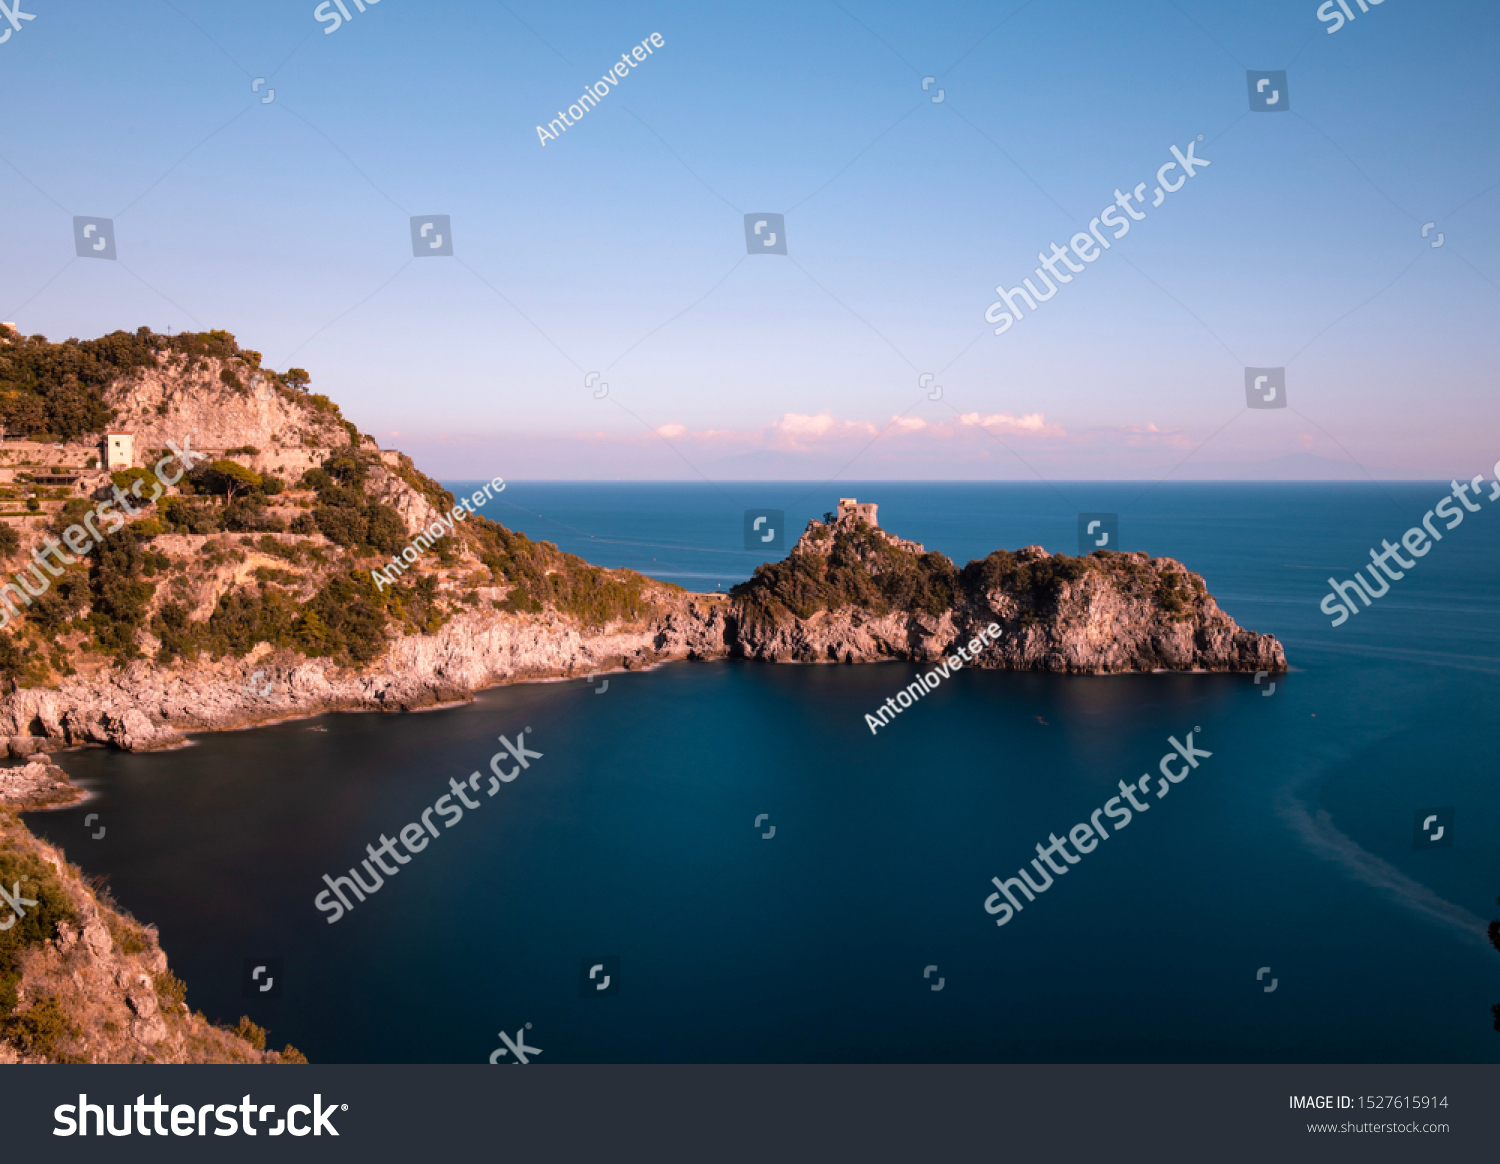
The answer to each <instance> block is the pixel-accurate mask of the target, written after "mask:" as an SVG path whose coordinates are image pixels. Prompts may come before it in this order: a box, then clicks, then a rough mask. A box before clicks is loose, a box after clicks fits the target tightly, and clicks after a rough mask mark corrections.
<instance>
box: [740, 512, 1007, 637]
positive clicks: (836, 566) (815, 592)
mask: <svg viewBox="0 0 1500 1164" xmlns="http://www.w3.org/2000/svg"><path fill="white" fill-rule="evenodd" d="M814 536H815V538H816V536H817V535H816V531H815V534H814ZM817 540H825V539H823V538H818V539H817ZM991 557H992V558H993V557H994V555H991ZM974 564H975V563H971V564H970V565H971V566H972V565H974ZM962 581H963V578H962V576H961V575H960V573H959V571H958V569H957V567H955V566H954V565H953V563H952V562H950V561H949V560H948V559H947V558H946V557H944V556H943V555H942V554H936V553H930V554H922V555H920V556H918V555H916V554H913V553H911V552H909V551H907V550H903V549H900V548H899V547H896V546H893V545H891V543H890V542H888V541H886V539H885V538H883V537H881V536H880V534H878V533H876V532H875V531H873V530H871V529H869V527H867V526H860V527H858V528H856V529H853V530H840V531H839V532H838V533H837V534H836V535H834V542H833V548H832V550H831V552H830V553H829V555H828V556H827V557H826V558H825V557H824V556H823V555H822V554H793V555H791V556H790V557H788V558H786V559H784V560H782V561H780V562H770V563H766V564H764V565H761V566H758V567H757V568H756V570H755V574H754V576H753V577H752V578H751V579H750V580H749V581H748V582H742V583H740V584H739V585H738V586H736V587H734V588H733V589H732V590H730V594H731V595H732V596H734V597H736V598H740V599H742V604H741V608H742V610H743V612H744V614H745V616H746V617H747V618H749V619H751V620H752V621H757V620H761V619H771V620H774V621H781V620H782V619H784V618H785V616H786V614H787V613H790V614H793V615H795V616H796V617H798V618H810V617H811V616H812V615H814V614H816V613H817V612H818V611H820V610H832V609H835V608H837V607H840V606H857V607H859V608H860V609H861V610H866V611H868V612H869V613H871V614H873V615H877V616H879V615H883V614H888V613H890V612H891V611H892V610H908V611H914V612H916V611H920V612H922V613H925V614H931V615H933V616H937V615H940V614H941V613H942V612H943V611H945V610H948V609H949V608H951V607H952V606H953V605H954V604H955V603H956V602H957V601H958V599H959V597H960V594H961V583H962Z"/></svg>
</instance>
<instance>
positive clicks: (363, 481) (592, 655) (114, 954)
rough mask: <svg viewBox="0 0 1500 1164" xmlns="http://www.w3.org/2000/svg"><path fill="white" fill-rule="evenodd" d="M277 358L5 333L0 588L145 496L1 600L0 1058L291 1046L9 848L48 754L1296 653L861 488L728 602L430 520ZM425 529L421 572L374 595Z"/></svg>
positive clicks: (82, 886)
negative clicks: (877, 518) (848, 682)
mask: <svg viewBox="0 0 1500 1164" xmlns="http://www.w3.org/2000/svg"><path fill="white" fill-rule="evenodd" d="M294 373H297V370H292V371H289V372H288V373H286V374H285V375H278V374H276V373H274V372H271V371H269V370H266V369H263V368H262V367H261V365H260V357H259V355H258V354H257V353H255V352H251V351H245V350H242V349H240V348H239V347H238V345H237V344H236V343H235V341H234V337H233V336H230V335H228V334H227V333H224V332H211V333H207V334H204V335H193V334H185V335H179V336H172V337H167V336H159V335H154V334H152V333H151V332H149V331H148V330H147V329H144V328H143V329H141V330H140V331H138V332H136V333H133V334H128V333H124V332H118V333H115V334H114V335H111V336H107V337H104V339H102V340H97V341H88V342H86V343H83V344H79V343H78V342H77V341H69V342H68V343H67V344H47V343H46V341H45V340H42V339H41V338H40V337H32V338H30V339H25V338H22V337H20V336H18V335H16V334H14V333H13V332H10V331H9V330H8V329H6V328H4V327H0V412H3V414H4V419H5V421H6V423H7V424H8V425H12V426H14V425H16V424H17V423H18V422H19V421H24V422H25V426H24V427H22V431H27V429H28V428H30V427H38V426H45V425H51V426H53V427H54V428H56V429H57V431H58V432H59V433H60V434H61V436H62V438H63V443H61V444H58V443H55V442H53V441H51V440H50V439H49V440H46V441H43V440H41V439H40V438H38V440H36V441H32V442H23V443H22V444H20V445H14V446H9V445H8V446H7V448H8V453H9V455H8V459H5V462H6V465H8V466H9V467H5V465H0V478H3V483H0V490H3V491H4V494H5V495H6V496H15V493H16V489H15V488H14V487H21V488H24V489H25V490H28V491H29V492H30V494H31V498H30V502H35V504H34V505H31V504H30V502H29V503H28V504H29V507H30V508H32V509H33V510H34V511H35V516H22V517H20V518H19V519H18V520H15V519H14V516H13V517H12V518H11V519H7V522H8V523H9V524H7V526H6V528H5V529H4V531H3V533H4V534H5V536H4V537H0V566H3V567H4V572H5V574H7V575H10V574H14V573H17V572H19V571H22V570H30V569H31V568H32V564H33V563H41V562H42V558H41V556H40V555H41V554H42V553H43V552H44V550H43V547H46V546H48V545H49V542H50V544H51V546H52V547H54V549H53V550H49V551H45V552H55V546H56V539H57V538H59V537H62V536H63V535H64V533H65V531H66V529H67V528H69V527H70V526H76V525H77V523H78V522H79V521H80V520H81V519H82V516H83V514H84V513H85V512H87V511H90V510H92V509H94V508H95V507H96V506H97V505H98V504H99V503H100V502H101V501H103V500H104V499H105V498H106V497H107V496H110V495H111V490H113V494H112V495H113V496H114V497H116V498H118V497H120V496H121V490H131V489H132V486H133V485H134V487H135V491H134V492H133V493H127V494H125V496H134V497H135V498H136V499H137V503H138V504H139V511H138V512H132V514H131V516H132V517H134V518H136V519H137V520H134V521H133V522H131V524H130V525H128V526H127V527H126V528H125V529H123V530H118V531H116V532H111V533H109V534H108V535H107V536H106V537H104V538H103V539H102V540H100V541H99V544H98V545H97V546H90V548H89V549H88V550H86V551H83V552H79V551H78V550H77V549H76V547H74V552H75V553H78V555H79V556H78V559H77V560H76V561H75V560H71V559H69V560H67V561H66V568H65V569H62V570H59V569H56V568H54V567H52V566H50V565H49V566H47V567H46V568H47V571H48V576H46V577H44V575H43V574H42V573H41V567H40V565H38V566H37V568H36V570H35V572H34V573H33V574H32V577H33V578H34V579H35V581H36V582H38V583H40V584H41V585H42V593H41V594H37V592H36V591H35V590H33V589H32V588H31V586H29V585H28V586H27V588H26V589H27V593H28V594H29V595H30V596H31V597H32V598H35V602H34V603H33V602H32V601H31V599H30V598H25V599H23V598H22V597H21V591H20V590H19V589H18V588H16V587H15V586H12V587H11V590H12V591H13V592H14V595H15V597H14V598H13V599H12V601H11V606H12V607H15V604H16V603H17V602H21V601H24V602H25V608H24V609H19V608H16V609H10V610H8V611H7V612H6V614H7V615H9V617H6V618H4V621H3V622H0V628H4V629H0V689H3V691H4V694H3V695H0V752H5V753H8V754H9V755H10V756H12V757H20V758H25V759H27V761H28V762H27V763H26V764H24V765H22V766H18V767H14V768H10V769H6V770H4V771H3V772H0V884H4V885H7V886H9V885H13V884H15V883H16V882H17V881H19V882H20V883H21V884H22V885H23V887H24V894H26V895H29V896H28V900H30V898H32V897H34V898H35V900H36V901H37V902H38V903H40V904H39V905H37V907H36V908H35V909H31V911H30V912H29V913H28V915H27V917H26V918H25V919H21V920H22V923H23V924H20V925H16V926H13V927H10V928H9V929H7V930H5V931H0V1063H3V1062H15V1061H17V1060H20V1061H26V1062H74V1061H77V1062H210V1061H211V1062H299V1061H302V1058H301V1056H300V1055H299V1054H298V1053H297V1052H296V1051H295V1050H294V1049H292V1048H290V1047H288V1048H287V1050H286V1051H283V1052H281V1053H279V1054H278V1053H275V1052H267V1051H265V1050H264V1046H265V1032H264V1031H261V1030H260V1029H259V1028H257V1027H255V1026H254V1024H252V1023H250V1022H249V1021H248V1020H243V1021H242V1022H241V1024H240V1026H239V1027H238V1028H237V1029H236V1030H234V1031H230V1030H227V1029H224V1028H218V1027H214V1026H211V1025H210V1024H209V1023H208V1021H207V1020H206V1019H204V1017H203V1016H202V1015H201V1014H199V1015H192V1014H189V1013H188V1011H187V1008H186V1006H185V1005H184V1004H183V996H184V992H185V987H184V986H183V984H182V983H181V981H180V980H178V979H177V978H176V977H175V976H174V975H172V973H171V972H170V971H169V970H168V968H167V963H166V958H165V955H164V954H163V953H162V951H161V949H160V946H159V945H158V944H157V941H156V935H155V932H154V930H152V929H150V928H149V927H145V926H141V925H140V924H139V923H137V922H135V921H134V920H133V919H131V918H129V917H128V916H127V915H124V914H123V913H121V912H120V911H119V910H118V909H116V908H115V907H114V906H113V905H112V903H110V902H109V901H108V899H107V894H101V893H100V892H98V891H96V889H95V888H93V887H91V886H90V885H88V884H86V883H85V882H84V881H83V879H82V878H81V876H80V874H79V873H78V871H77V870H76V869H75V868H74V867H73V866H70V865H68V864H67V863H66V862H65V861H64V860H63V857H62V854H61V853H60V852H59V851H57V850H56V849H54V848H52V847H51V846H49V845H46V844H44V843H42V842H40V841H38V840H37V839H36V838H34V837H33V836H31V834H30V833H29V832H27V830H26V829H25V827H24V826H23V825H22V824H21V822H20V821H19V819H18V818H17V817H15V816H14V815H13V812H14V811H16V810H20V809H31V808H38V807H43V806H50V805H61V804H67V803H71V802H72V801H74V800H76V799H77V798H78V797H79V796H80V795H81V792H80V791H79V790H78V789H76V788H75V787H73V786H72V785H71V784H69V783H68V781H67V778H66V776H65V775H64V774H63V773H62V772H61V770H60V769H58V768H56V767H55V766H53V765H51V764H49V763H47V762H46V761H45V760H43V759H41V758H40V757H39V756H38V755H37V753H43V752H54V751H58V750H61V749H64V748H71V747H78V746H87V745H104V746H112V747H117V748H121V749H124V750H127V751H144V750H150V749H153V748H164V747H172V746H176V745H178V744H181V743H182V742H183V733H185V732H190V731H205V730H220V729H229V728H239V727H246V726H249V725H252V724H257V723H266V722H271V721H274V720H279V719H287V718H292V717H296V716H309V715H316V714H318V713H320V712H324V711H330V710H341V709H360V710H403V711H404V710H412V709H416V708H421V707H429V706H433V705H435V704H440V703H444V702H450V701H456V700H461V699H466V698H469V697H471V696H472V694H473V693H474V692H475V691H478V690H480V689H481V688H484V687H488V686H493V685H495V684H499V683H507V682H517V681H522V680H534V679H555V678H573V677H576V678H583V677H586V676H588V675H591V674H594V673H597V672H600V671H607V670H613V669H621V668H623V669H635V668H640V667H648V666H653V665H656V664H659V663H664V662H669V661H672V660H683V659H699V660H703V659H715V658H724V657H731V656H738V657H745V658H750V659H759V660H765V661H770V662H840V663H857V662H871V661H876V660H885V659H910V660H923V661H925V660H929V659H935V658H937V657H939V656H941V655H943V654H945V653H946V652H947V651H948V650H949V649H950V647H951V646H952V645H954V644H955V643H959V642H965V641H967V640H968V639H970V638H972V637H973V636H974V634H975V633H976V632H977V631H978V630H979V629H981V628H983V627H985V626H988V625H990V624H991V623H998V624H999V626H1000V628H1001V635H1000V637H999V640H998V641H997V642H996V643H995V645H994V646H992V647H991V648H989V649H988V650H986V651H985V652H984V653H982V654H981V655H980V657H979V658H978V660H977V661H976V662H975V663H974V664H973V665H974V666H980V667H992V668H1009V669H1016V670H1041V671H1057V672H1072V673H1104V672H1112V671H1149V670H1162V669H1165V670H1205V671H1256V670H1266V671H1278V672H1279V671H1282V670H1285V667H1286V661H1285V656H1284V653H1283V651H1282V648H1281V645H1280V643H1278V642H1277V641H1276V640H1275V638H1273V637H1272V636H1271V635H1267V634H1256V633H1253V632H1250V631H1246V630H1242V629H1241V628H1240V627H1238V626H1237V625H1236V624H1235V623H1234V621H1233V619H1231V618H1230V617H1229V616H1228V615H1227V614H1225V613H1224V612H1223V611H1221V610H1220V609H1219V608H1218V605H1217V604H1216V603H1215V602H1214V600H1213V597H1212V596H1211V595H1209V593H1208V590H1207V587H1206V586H1205V584H1204V582H1203V579H1202V578H1200V577H1199V576H1198V575H1196V574H1192V573H1189V572H1188V571H1187V570H1186V569H1185V568H1184V567H1183V566H1182V565H1181V564H1179V563H1177V562H1175V561H1172V560H1171V559H1168V558H1156V559H1148V558H1147V557H1146V556H1145V555H1143V554H1109V553H1103V552H1099V553H1095V554H1092V555H1090V556H1089V557H1087V558H1070V557H1066V556H1053V555H1050V554H1048V553H1047V551H1045V550H1043V549H1042V548H1041V547H1039V546H1030V547H1027V548H1026V549H1023V550H1018V551H1016V552H1014V553H1011V552H1008V551H1004V550H997V551H995V552H994V553H993V554H991V555H990V556H989V557H987V558H985V559H983V560H981V561H976V562H970V563H969V564H968V565H966V566H964V567H963V568H962V569H960V568H958V567H957V566H955V565H954V563H952V562H951V561H949V560H948V559H947V558H946V557H944V556H943V555H941V554H935V553H929V552H927V551H926V550H925V549H924V548H923V547H922V546H921V545H920V544H918V543H916V542H908V541H903V540H902V539H900V538H897V537H895V536H893V535H890V534H887V533H884V532H882V531H880V530H878V529H876V528H875V527H874V526H873V525H872V524H871V523H869V522H867V521H866V520H865V518H866V517H873V516H874V510H873V508H872V507H861V506H858V505H856V504H854V503H852V502H851V503H849V504H848V505H847V506H845V505H841V506H840V510H841V516H840V517H839V518H838V519H836V520H834V521H833V522H831V523H830V524H827V525H825V524H824V523H822V522H812V523H810V524H809V525H808V528H807V531H806V532H805V533H804V534H803V535H802V537H801V539H800V540H799V541H798V543H797V545H796V547H795V548H794V549H793V551H792V553H791V554H790V555H788V557H787V558H786V559H785V560H784V561H782V562H777V563H773V564H768V565H765V566H762V567H760V568H759V569H758V570H757V571H756V574H755V576H754V578H752V579H751V580H750V581H749V582H747V583H745V584H743V585H742V586H739V587H736V588H735V590H734V591H733V592H732V594H731V595H729V596H726V595H718V594H690V593H688V592H686V591H684V590H683V589H682V588H681V587H678V586H672V585H668V584H666V583H662V582H658V581H655V580H653V579H650V578H645V577H643V576H641V575H639V574H636V573H634V572H633V571H630V570H606V569H601V568H599V567H595V566H591V565H589V564H588V563H587V562H584V561H582V560H581V559H579V558H577V557H575V556H573V555H571V554H564V553H562V552H561V551H559V550H558V548H557V547H556V546H554V545H551V544H550V543H547V542H539V541H532V540H531V539H529V538H527V537H526V536H525V535H523V534H520V533H516V532H513V531H511V530H508V529H506V528H505V527H503V526H501V525H499V524H498V523H495V522H491V521H487V520H486V519H484V518H483V517H480V516H478V515H475V516H473V517H467V519H457V520H455V521H454V522H453V523H452V524H451V525H450V526H449V527H448V528H447V529H446V530H443V529H442V527H440V526H435V525H434V522H435V521H437V520H438V516H439V515H440V514H442V513H445V512H446V513H450V514H455V513H457V510H455V509H454V506H455V502H456V501H457V502H459V503H460V504H462V499H456V498H455V497H454V496H453V495H452V494H451V493H449V492H448V491H447V490H445V489H444V488H443V487H442V486H441V485H439V484H438V483H437V482H436V481H433V480H432V479H431V478H428V477H426V476H424V475H423V474H421V473H420V472H418V471H417V469H416V467H415V466H414V465H413V464H412V463H411V461H410V459H409V458H406V457H404V456H402V455H401V454H399V453H396V452H394V451H392V450H384V451H382V450H381V449H380V448H379V446H378V445H377V444H376V442H375V441H374V440H373V438H371V437H369V436H367V435H364V434H362V433H360V432H359V431H358V430H357V429H356V428H355V427H354V426H353V425H352V424H350V423H349V422H348V421H346V420H344V419H343V417H342V416H341V415H340V413H339V410H338V408H337V406H336V405H334V404H333V403H332V402H331V401H329V400H327V399H326V398H324V397H321V396H311V395H307V394H306V393H305V391H304V389H305V387H306V376H305V374H301V373H297V374H294ZM105 421H109V422H110V423H111V424H112V426H113V428H115V429H119V428H121V427H128V428H129V429H130V430H131V431H132V432H133V433H134V434H135V440H136V447H137V448H138V449H141V450H145V451H147V456H146V457H145V459H144V460H143V462H142V464H141V465H139V466H134V467H132V468H131V469H128V470H125V471H122V472H117V473H115V474H114V475H113V476H110V475H108V474H107V473H106V472H105V470H104V469H102V468H100V467H99V465H98V457H97V456H94V455H93V451H94V448H95V446H94V444H93V443H92V437H91V436H90V435H89V434H88V433H87V432H85V431H84V430H85V429H87V428H88V427H89V426H90V425H95V426H97V424H100V423H104V422H105ZM70 426H71V429H72V431H65V430H66V429H68V428H69V427H70ZM169 441H181V442H183V443H185V444H187V445H188V446H189V447H190V448H192V449H195V450H199V451H200V452H206V453H208V454H209V456H210V457H212V458H213V460H214V464H210V465H209V466H208V467H207V472H205V473H203V474H199V475H188V476H187V477H186V478H185V479H183V480H182V481H181V482H180V483H174V484H173V485H172V486H171V487H169V488H166V489H165V490H162V489H158V488H156V486H155V485H153V484H152V479H151V478H150V477H149V476H148V475H146V468H145V466H146V465H147V464H149V463H150V462H154V461H156V458H157V457H158V456H160V455H162V453H163V451H164V448H165V447H166V446H167V443H168V442H169ZM59 481H61V482H63V483H65V484H67V488H65V489H56V488H44V487H43V485H44V484H47V485H55V484H56V483H58V482H59ZM69 482H71V484H68V483H69ZM496 484H498V485H499V486H500V487H501V488H503V482H498V479H497V482H496ZM142 485H148V486H150V488H151V489H152V493H151V494H149V495H148V496H145V497H143V496H142V493H141V492H140V487H141V486H142ZM69 490H72V491H74V494H75V495H73V496H68V495H67V494H68V492H69ZM78 493H81V494H82V496H78V495H76V494H78ZM471 504H472V506H473V507H478V506H480V505H481V504H483V500H482V499H481V497H480V495H479V494H478V493H476V494H474V495H473V497H472V499H471ZM418 535H423V536H424V537H425V538H426V541H425V543H423V544H421V545H420V546H419V547H418V550H419V552H417V553H416V554H415V560H412V559H411V558H408V559H407V563H408V564H407V567H406V568H405V569H404V570H401V571H400V572H399V573H393V574H389V575H385V576H383V577H382V578H381V580H380V581H377V580H376V577H375V574H374V573H373V572H374V571H376V570H383V568H384V567H386V566H387V565H389V564H390V562H391V561H392V560H393V559H392V557H390V555H394V554H396V553H398V552H401V551H402V550H403V547H407V543H408V542H415V539H416V538H417V537H418ZM69 545H70V546H72V545H73V543H72V542H71V541H70V542H69ZM407 548H409V547H407ZM52 561H54V562H57V563H58V564H59V566H61V565H62V564H63V562H64V558H63V557H62V556H59V557H57V558H54V559H52ZM5 581H6V579H3V578H0V585H3V583H4V582H5ZM0 593H3V592H0ZM28 908H29V907H28Z"/></svg>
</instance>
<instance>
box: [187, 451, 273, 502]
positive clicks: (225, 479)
mask: <svg viewBox="0 0 1500 1164" xmlns="http://www.w3.org/2000/svg"><path fill="white" fill-rule="evenodd" d="M192 482H193V488H195V489H201V490H202V491H203V492H204V493H211V494H213V495H214V496H218V497H223V498H224V500H225V501H226V502H227V501H233V500H234V496H235V494H236V493H249V492H250V491H251V490H254V489H259V488H260V484H261V477H260V474H259V473H257V472H255V471H254V470H253V469H247V468H245V466H244V465H242V464H240V463H239V462H238V461H229V460H218V461H213V462H211V463H209V464H207V465H204V466H203V467H202V468H199V469H194V470H193V476H192Z"/></svg>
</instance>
